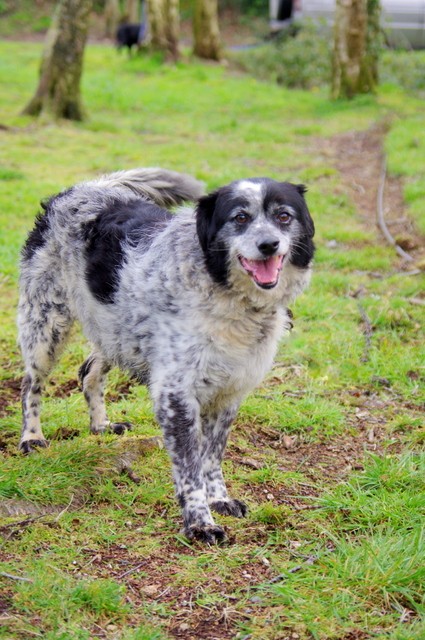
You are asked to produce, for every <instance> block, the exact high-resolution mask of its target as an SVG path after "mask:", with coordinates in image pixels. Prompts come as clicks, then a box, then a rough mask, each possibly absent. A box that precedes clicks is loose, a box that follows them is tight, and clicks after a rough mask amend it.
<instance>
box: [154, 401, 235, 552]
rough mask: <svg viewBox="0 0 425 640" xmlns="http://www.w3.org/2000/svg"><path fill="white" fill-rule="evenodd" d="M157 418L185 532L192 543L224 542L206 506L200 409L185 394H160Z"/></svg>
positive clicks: (219, 529)
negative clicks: (193, 541) (169, 461)
mask: <svg viewBox="0 0 425 640" xmlns="http://www.w3.org/2000/svg"><path fill="white" fill-rule="evenodd" d="M155 405H156V415H157V419H158V422H159V423H160V425H161V427H162V430H163V433H164V441H165V446H166V447H167V451H168V453H169V455H170V457H171V462H172V468H173V478H174V483H175V487H176V494H177V499H178V501H179V504H180V506H181V508H182V510H183V519H184V532H185V535H186V536H187V537H188V538H189V539H190V540H191V539H197V540H201V541H203V542H208V543H210V544H215V543H217V542H221V541H222V540H224V538H225V533H224V529H223V528H222V527H220V526H218V525H216V524H215V522H214V520H213V517H212V515H211V511H210V508H209V506H208V502H207V495H206V485H205V478H204V475H203V471H202V455H201V453H202V452H201V421H200V415H199V405H198V403H197V402H196V400H194V399H192V398H190V397H188V396H186V395H185V394H184V392H176V390H175V389H174V390H173V391H167V392H165V391H162V393H161V394H160V397H159V399H158V401H157V402H155Z"/></svg>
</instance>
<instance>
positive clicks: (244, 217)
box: [196, 178, 314, 289]
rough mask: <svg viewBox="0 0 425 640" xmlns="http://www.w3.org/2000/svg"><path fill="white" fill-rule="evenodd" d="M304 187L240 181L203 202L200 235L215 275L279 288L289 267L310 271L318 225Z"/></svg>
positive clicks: (199, 208)
mask: <svg viewBox="0 0 425 640" xmlns="http://www.w3.org/2000/svg"><path fill="white" fill-rule="evenodd" d="M305 191H306V189H305V187H304V186H303V185H294V184H290V183H289V182H276V181H275V180H270V179H268V178H253V179H249V180H238V181H236V182H232V183H231V184H229V185H228V186H225V187H222V188H221V189H218V190H217V191H215V192H214V193H211V194H210V195H207V196H204V197H203V198H201V199H200V200H199V203H198V206H197V213H196V215H197V232H198V237H199V242H200V244H201V247H202V250H203V252H204V256H205V262H206V265H207V269H208V271H209V273H210V275H211V277H212V278H213V279H214V280H215V282H218V283H219V284H222V285H229V284H230V282H231V281H233V280H234V278H232V277H231V275H232V274H235V273H236V274H237V276H238V281H240V277H239V276H240V274H243V276H244V278H246V279H249V280H251V281H252V282H253V283H254V285H255V287H256V288H260V289H274V288H275V287H276V285H277V284H278V282H279V277H280V272H281V271H282V269H283V268H284V267H285V264H286V263H290V264H292V265H294V266H296V267H298V268H300V269H307V268H308V267H309V265H310V263H311V260H312V258H313V254H314V244H313V240H312V238H313V235H314V224H313V220H312V218H311V216H310V213H309V210H308V208H307V204H306V202H305V199H304V194H305Z"/></svg>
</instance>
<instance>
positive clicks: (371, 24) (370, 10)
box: [366, 0, 383, 88]
mask: <svg viewBox="0 0 425 640" xmlns="http://www.w3.org/2000/svg"><path fill="white" fill-rule="evenodd" d="M382 42H383V35H382V29H381V2H380V0H367V35H366V51H367V59H368V62H367V64H368V66H369V69H370V73H371V76H372V81H373V83H374V85H373V88H375V87H377V85H378V82H379V71H378V63H379V54H380V51H381V48H382Z"/></svg>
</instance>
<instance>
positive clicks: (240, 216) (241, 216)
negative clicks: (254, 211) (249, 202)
mask: <svg viewBox="0 0 425 640" xmlns="http://www.w3.org/2000/svg"><path fill="white" fill-rule="evenodd" d="M234 220H236V222H238V223H239V224H246V223H247V222H249V221H250V220H251V216H250V215H249V214H248V213H245V211H240V212H239V213H237V214H236V215H235V217H234Z"/></svg>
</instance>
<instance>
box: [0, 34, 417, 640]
mask: <svg viewBox="0 0 425 640" xmlns="http://www.w3.org/2000/svg"><path fill="white" fill-rule="evenodd" d="M40 56H41V46H40V45H38V44H36V43H28V42H25V43H15V42H3V43H1V44H0V83H1V94H0V95H1V99H0V140H1V144H0V203H1V206H0V225H1V226H0V228H1V233H0V266H1V272H0V296H1V297H0V300H1V305H0V327H1V328H0V366H1V371H0V385H1V395H0V397H1V404H0V426H1V427H2V428H1V431H0V461H1V466H0V638H5V639H6V638H7V639H10V638H37V637H43V638H46V639H47V640H68V639H75V640H77V639H78V640H86V639H89V638H90V639H91V638H107V639H110V640H115V639H119V640H160V639H166V638H168V639H171V638H182V639H188V640H189V639H191V638H194V639H195V638H196V639H197V638H202V639H206V640H207V639H208V640H213V639H214V638H219V639H227V638H229V639H230V638H234V639H238V640H243V639H244V640H248V639H252V640H254V639H258V640H262V639H267V640H284V639H287V640H307V639H311V638H314V639H317V640H328V639H329V640H364V639H366V638H374V639H375V638H379V639H382V640H384V639H385V640H423V638H424V637H425V617H424V613H425V600H424V584H425V564H424V549H425V531H424V512H425V454H424V449H423V444H424V441H425V425H424V408H425V354H424V338H425V335H424V333H425V332H424V326H425V323H424V320H425V311H424V306H423V302H424V300H425V298H424V290H425V278H424V275H423V272H422V271H423V255H424V247H425V244H424V234H425V216H424V196H425V177H424V172H423V167H424V164H425V112H424V109H423V102H421V101H420V100H419V99H417V98H415V97H414V96H412V95H410V94H409V95H408V94H407V93H404V92H403V91H402V90H401V89H399V88H397V87H396V86H392V85H389V84H386V85H384V86H382V87H381V89H380V92H379V94H378V95H377V96H368V97H360V98H358V99H356V100H353V101H351V102H339V103H331V102H330V101H329V100H328V97H327V95H326V92H325V91H322V90H315V91H312V92H305V91H300V90H293V91H290V90H287V89H283V88H280V87H278V86H275V85H273V84H269V83H265V82H264V83H260V82H258V81H257V80H254V79H253V78H250V77H249V76H245V75H241V74H239V73H236V72H233V71H231V70H229V69H227V68H225V67H221V66H215V65H202V64H199V63H196V62H192V61H186V62H182V63H179V64H178V65H177V66H175V67H170V66H166V65H162V63H161V60H160V59H159V58H155V57H137V58H136V57H135V58H133V59H131V60H129V59H127V57H125V56H122V57H120V56H118V55H117V54H116V52H115V51H114V50H113V49H112V48H111V47H106V46H101V45H94V44H92V45H90V46H89V47H88V50H87V57H86V65H85V72H84V77H83V97H84V105H85V108H86V110H87V114H88V118H87V120H86V121H85V122H84V123H82V124H72V123H68V122H60V123H57V124H55V123H51V122H48V121H44V122H43V121H41V122H40V121H38V122H37V121H33V120H31V119H29V118H26V117H22V116H20V115H19V111H20V109H21V108H23V106H24V105H25V103H26V101H27V100H28V99H29V97H30V96H31V95H32V92H33V90H34V88H35V83H36V77H37V69H38V64H39V61H40ZM377 126H378V127H381V129H382V130H383V129H385V130H386V131H387V133H386V134H385V136H384V134H382V138H383V139H382V144H383V147H384V148H385V151H386V154H387V158H388V171H389V178H391V180H394V181H395V182H396V183H397V185H398V188H399V189H400V194H402V195H404V200H405V205H403V210H402V211H400V210H396V211H391V210H389V211H388V212H387V213H388V215H389V216H390V217H391V216H392V217H397V216H398V217H406V219H407V218H409V219H411V220H413V221H414V224H415V225H416V227H415V228H416V231H415V230H413V231H412V228H411V227H409V228H410V229H411V231H410V233H411V235H413V236H414V239H415V243H416V244H415V248H414V249H413V256H414V262H413V264H411V265H409V266H408V267H406V266H405V265H403V264H402V263H401V261H400V260H399V259H398V258H397V255H396V253H395V252H394V249H393V248H392V247H390V246H388V245H386V244H385V243H384V242H383V240H382V239H381V237H380V235H379V232H378V231H377V229H376V225H375V221H374V219H372V218H371V216H370V210H373V208H374V204H373V202H374V198H375V197H376V196H375V192H376V185H375V184H372V183H373V176H368V168H367V166H366V167H365V166H364V163H365V156H364V155H362V152H361V150H360V152H358V153H357V152H356V153H353V150H352V148H351V147H350V146H349V145H347V146H346V147H344V146H343V153H342V154H341V141H344V140H346V139H348V137H346V136H348V135H351V134H352V133H353V132H356V134H355V135H357V133H358V135H363V136H364V137H365V139H367V138H368V134H367V135H366V136H365V134H364V132H369V131H372V130H374V128H376V127H377ZM338 145H339V146H338ZM337 147H338V148H339V153H340V156H338V154H337V152H336V149H337ZM376 153H377V155H379V148H377V149H376ZM350 154H351V156H350ZM344 156H347V157H348V156H350V158H351V160H350V162H351V166H352V168H353V170H354V169H356V171H357V172H359V171H360V170H361V169H362V170H363V173H364V174H365V177H364V184H365V185H366V186H367V188H368V189H370V193H371V194H372V195H371V197H370V198H369V201H370V202H372V204H370V205H369V208H368V209H367V211H366V209H364V207H362V206H361V205H359V199H358V197H357V196H359V197H360V196H362V195H363V196H364V190H365V186H364V185H363V184H361V185H359V184H358V182H357V178H356V179H354V178H353V177H352V174H351V173H350V172H349V171H347V167H345V169H344V168H343V164H344V163H343V160H344ZM338 157H339V158H340V159H339V160H338ZM141 165H145V166H156V165H160V166H164V167H167V168H170V169H174V170H181V171H185V172H187V173H191V174H193V175H195V176H196V177H197V178H199V179H201V180H203V181H205V183H206V184H207V187H208V188H215V187H217V186H219V185H222V184H224V183H226V182H228V181H231V180H234V179H236V178H242V177H250V176H264V175H267V176H269V177H272V178H277V179H282V180H290V181H294V182H304V183H306V184H307V186H308V194H307V195H308V203H309V207H310V210H311V212H312V214H313V216H314V219H315V222H316V227H317V236H316V239H317V247H318V252H317V260H316V267H315V275H314V277H313V281H312V284H311V287H310V289H309V290H308V292H307V293H305V294H304V295H303V296H302V298H300V299H299V300H298V301H297V303H296V305H295V306H294V309H293V311H294V315H295V328H294V331H293V332H292V334H291V336H290V337H289V339H288V340H287V341H285V342H284V343H282V345H281V349H280V352H279V355H278V358H277V362H276V365H275V367H274V369H273V370H272V371H271V372H270V374H269V376H268V378H267V379H266V380H265V382H264V384H263V385H262V386H261V387H260V388H259V389H258V390H256V392H255V393H253V394H252V395H251V396H250V397H249V398H247V400H246V401H245V402H244V404H243V406H242V408H241V411H240V413H239V416H238V418H237V420H236V423H235V426H234V429H233V433H232V436H231V439H230V444H229V448H228V452H227V455H226V459H225V465H224V467H225V474H226V477H227V479H228V482H229V485H230V486H231V488H232V492H233V493H234V494H236V495H237V496H240V497H241V498H244V499H246V501H247V503H248V505H249V508H250V513H249V515H248V518H247V520H245V521H243V522H242V521H239V520H233V519H231V518H225V517H223V518H219V520H220V522H221V523H222V524H224V526H225V527H226V528H227V531H228V533H229V539H230V541H229V544H227V545H226V546H223V547H220V548H219V547H217V548H208V547H202V546H201V545H198V544H194V545H190V544H188V543H187V541H186V540H185V539H184V538H183V537H182V536H181V535H180V534H179V527H180V514H179V509H178V507H177V505H176V503H175V501H174V497H173V488H172V483H171V475H170V467H169V462H168V458H167V454H166V452H165V451H164V450H163V449H162V448H161V447H159V446H155V445H150V446H148V445H147V444H146V443H145V439H146V438H150V437H153V436H158V435H160V434H159V429H158V427H157V425H156V424H155V422H154V419H153V413H152V408H151V405H150V401H149V397H148V393H147V391H146V389H145V388H143V387H137V386H131V385H130V384H129V383H128V380H127V378H126V376H125V375H124V374H123V373H120V372H118V371H114V372H113V373H112V374H111V376H110V382H109V386H108V398H109V400H110V401H111V418H112V419H117V420H119V419H120V418H123V417H124V418H125V420H129V421H130V422H132V423H133V425H134V430H133V432H132V434H131V436H128V437H123V438H121V439H119V438H117V437H116V436H105V438H103V439H96V438H94V437H93V436H91V435H89V433H88V428H87V423H88V420H87V415H86V409H85V405H84V399H83V398H82V395H81V393H80V392H79V390H78V388H77V385H76V383H75V380H76V373H77V370H78V367H79V366H80V364H81V363H82V361H83V359H84V357H86V356H87V355H88V352H89V349H88V347H87V345H86V344H85V342H84V340H83V339H82V338H81V336H80V334H79V333H78V329H76V330H75V336H74V340H73V342H72V345H71V346H70V348H69V349H68V350H67V351H66V353H65V354H64V356H63V358H62V359H61V362H60V364H59V365H58V367H57V368H56V369H55V371H54V373H53V375H52V377H51V379H50V381H49V384H48V386H47V392H46V397H45V401H44V404H43V412H42V420H43V429H44V432H45V434H46V436H47V437H48V438H49V439H51V446H50V447H49V449H46V450H43V451H40V452H37V453H36V454H34V455H33V456H30V457H27V458H23V457H21V456H19V455H17V454H16V448H17V443H18V440H19V431H20V407H19V383H20V378H21V376H22V364H21V360H20V355H19V350H18V348H17V346H16V330H15V309H16V302H17V282H18V261H19V251H20V247H21V245H22V243H23V242H24V239H25V237H26V234H27V233H28V231H29V230H30V228H31V226H32V224H33V218H34V215H35V213H36V212H37V211H38V207H39V201H40V200H41V199H42V198H44V197H46V196H48V195H50V194H52V193H55V192H57V191H58V190H60V189H62V188H64V187H66V186H69V185H71V184H73V183H74V182H76V181H81V180H84V179H86V178H90V177H93V176H96V175H99V174H101V173H104V172H109V171H114V170H117V169H124V168H131V167H134V166H141ZM344 166H345V165H344ZM356 175H357V173H356ZM388 207H389V209H391V203H390V204H388ZM406 224H407V223H406ZM421 234H422V235H421ZM128 457H130V458H131V463H132V467H133V470H134V473H135V474H136V475H137V476H138V477H139V478H140V479H141V482H140V483H139V484H135V483H134V482H133V481H132V479H131V478H130V477H127V476H124V475H120V473H119V470H120V468H121V467H122V460H123V458H128Z"/></svg>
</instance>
